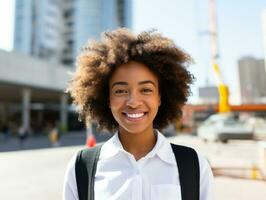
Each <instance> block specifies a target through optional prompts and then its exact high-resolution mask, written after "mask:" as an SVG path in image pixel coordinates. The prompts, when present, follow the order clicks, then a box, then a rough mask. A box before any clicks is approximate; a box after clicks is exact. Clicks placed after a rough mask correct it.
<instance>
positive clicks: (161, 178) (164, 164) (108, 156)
mask: <svg viewBox="0 0 266 200" xmlns="http://www.w3.org/2000/svg"><path fill="white" fill-rule="evenodd" d="M198 157H199V164H200V200H213V199H214V197H213V188H212V186H213V183H212V182H213V175H212V172H211V169H210V167H209V164H208V162H207V161H206V159H205V158H203V157H202V156H201V155H199V154H198ZM75 161H76V156H74V157H73V158H72V159H71V161H70V163H69V165H68V168H67V171H66V176H65V181H64V192H63V199H64V200H78V199H79V198H78V192H77V185H76V176H75ZM94 191H95V200H181V190H180V183H179V174H178V168H177V163H176V160H175V156H174V153H173V151H172V148H171V145H170V143H169V142H168V140H167V139H166V138H165V137H164V136H163V135H162V134H161V133H160V132H159V131H158V134H157V142H156V145H155V146H154V148H153V149H152V150H151V151H150V152H149V153H148V154H147V155H146V156H145V157H143V158H141V159H139V160H138V161H136V160H135V158H134V156H133V155H132V154H130V153H128V152H127V151H125V150H124V149H123V146H122V145H121V143H120V140H119V137H118V134H117V133H116V134H115V135H114V136H113V137H112V138H111V139H109V140H108V141H107V142H106V143H105V144H103V146H102V149H101V152H100V157H99V161H98V165H97V170H96V174H95V185H94Z"/></svg>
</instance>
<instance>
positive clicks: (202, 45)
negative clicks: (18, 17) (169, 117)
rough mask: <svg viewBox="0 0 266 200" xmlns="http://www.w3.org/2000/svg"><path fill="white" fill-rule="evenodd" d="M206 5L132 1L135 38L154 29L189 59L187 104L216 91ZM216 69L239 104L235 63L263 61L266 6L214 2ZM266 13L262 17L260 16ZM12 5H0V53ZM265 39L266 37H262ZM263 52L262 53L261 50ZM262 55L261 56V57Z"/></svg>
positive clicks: (4, 0) (9, 33)
mask: <svg viewBox="0 0 266 200" xmlns="http://www.w3.org/2000/svg"><path fill="white" fill-rule="evenodd" d="M208 2H209V0H133V14H134V15H133V25H132V28H133V30H134V31H135V32H139V31H142V30H148V29H151V28H155V29H157V30H158V31H159V32H161V33H162V34H163V35H165V36H167V37H170V38H172V39H173V40H174V41H175V43H176V44H177V45H178V46H179V47H181V48H182V49H184V50H185V51H186V52H187V53H189V54H190V55H191V56H192V57H193V59H194V61H195V64H194V65H192V66H191V67H190V68H189V70H190V71H191V72H192V73H193V74H194V76H195V77H196V82H195V83H194V85H193V87H192V92H193V94H194V95H193V96H192V97H191V98H190V101H191V102H195V101H197V88H198V87H199V86H206V85H214V86H215V85H216V82H215V79H214V78H213V77H214V73H213V71H212V67H211V63H210V59H211V53H210V37H209V35H208V34H204V33H206V32H208V31H209V26H210V25H209V6H208ZM216 7H217V22H218V43H219V54H220V58H219V67H220V69H221V71H222V75H223V78H224V81H225V83H226V84H227V85H228V86H229V89H230V94H231V101H233V102H234V101H236V100H237V99H238V98H239V94H238V91H239V83H238V75H237V60H238V59H239V58H241V57H243V56H253V57H255V58H263V57H264V49H263V37H262V35H263V33H262V11H263V10H266V1H265V0H252V1H250V0H234V1H229V0H216ZM265 12H266V11H265ZM13 14H14V0H0V27H1V31H0V49H5V50H9V51H10V50H12V46H13V21H14V16H13ZM265 37H266V35H265ZM265 51H266V50H265ZM265 55H266V53H265Z"/></svg>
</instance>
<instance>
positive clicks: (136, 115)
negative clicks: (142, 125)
mask: <svg viewBox="0 0 266 200" xmlns="http://www.w3.org/2000/svg"><path fill="white" fill-rule="evenodd" d="M126 115H127V117H130V118H139V117H142V116H143V115H144V113H134V114H128V113H127V114H126Z"/></svg>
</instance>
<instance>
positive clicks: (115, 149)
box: [100, 130, 176, 164]
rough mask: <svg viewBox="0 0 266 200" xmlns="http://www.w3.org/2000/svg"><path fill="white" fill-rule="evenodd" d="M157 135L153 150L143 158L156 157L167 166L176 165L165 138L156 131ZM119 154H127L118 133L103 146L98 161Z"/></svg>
mask: <svg viewBox="0 0 266 200" xmlns="http://www.w3.org/2000/svg"><path fill="white" fill-rule="evenodd" d="M155 134H157V142H156V144H155V146H154V147H153V149H152V150H151V151H150V152H149V153H148V154H147V155H146V156H145V158H151V157H154V156H156V155H157V156H158V157H159V158H160V159H161V160H162V161H164V162H167V163H169V164H176V161H175V157H174V154H173V151H172V148H171V145H170V143H169V142H168V140H167V139H166V138H165V136H164V135H163V134H162V133H161V132H160V131H158V130H155ZM119 152H124V153H127V154H128V152H126V151H125V150H124V148H123V146H122V144H121V142H120V140H119V137H118V132H116V133H115V134H114V135H113V137H111V138H110V139H109V140H108V141H107V142H106V143H105V144H104V145H103V146H102V150H101V154H100V159H108V158H111V157H113V156H115V155H116V154H118V153H119Z"/></svg>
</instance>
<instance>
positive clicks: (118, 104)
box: [109, 61, 160, 134]
mask: <svg viewBox="0 0 266 200" xmlns="http://www.w3.org/2000/svg"><path fill="white" fill-rule="evenodd" d="M109 93H110V96H109V100H110V102H109V106H110V109H111V111H112V114H113V116H114V118H115V120H116V121H117V122H118V124H119V131H120V133H121V132H124V133H133V134H138V133H147V132H151V133H152V132H153V120H154V118H155V116H156V114H157V112H158V108H159V106H160V94H159V83H158V78H157V77H156V75H155V74H154V73H153V72H152V71H150V70H149V69H148V68H147V66H145V65H143V64H141V63H139V62H133V61H131V62H129V63H127V64H123V65H121V66H119V67H118V68H117V69H116V70H115V72H114V73H113V75H112V77H111V78H110V81H109Z"/></svg>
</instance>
